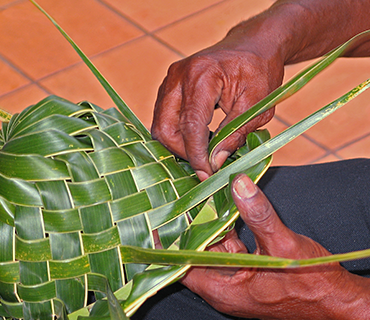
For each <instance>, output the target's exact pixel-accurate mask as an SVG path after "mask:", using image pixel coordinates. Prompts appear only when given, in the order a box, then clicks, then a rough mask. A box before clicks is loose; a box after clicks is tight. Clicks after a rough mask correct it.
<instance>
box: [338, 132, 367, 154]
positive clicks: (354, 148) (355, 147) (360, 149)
mask: <svg viewBox="0 0 370 320" xmlns="http://www.w3.org/2000/svg"><path fill="white" fill-rule="evenodd" d="M337 153H338V155H340V156H341V157H343V158H345V159H351V158H370V136H367V137H366V138H363V139H360V140H359V141H357V142H355V143H353V144H351V145H349V146H348V147H345V148H343V149H341V150H338V151H337Z"/></svg>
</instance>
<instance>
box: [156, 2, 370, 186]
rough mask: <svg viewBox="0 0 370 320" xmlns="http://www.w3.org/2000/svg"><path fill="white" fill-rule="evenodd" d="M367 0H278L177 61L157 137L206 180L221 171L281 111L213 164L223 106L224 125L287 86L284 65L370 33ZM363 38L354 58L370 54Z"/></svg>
mask: <svg viewBox="0 0 370 320" xmlns="http://www.w3.org/2000/svg"><path fill="white" fill-rule="evenodd" d="M369 10H370V3H369V1H367V0H346V1H344V0H337V1H333V0H300V1H277V2H276V3H274V5H273V6H272V7H271V8H270V9H268V10H267V11H265V12H263V13H261V14H260V15H258V16H256V17H254V18H252V19H250V20H247V21H245V22H243V23H241V24H239V25H238V26H236V27H234V28H233V29H231V30H230V31H229V33H228V34H227V36H226V37H225V38H224V39H223V40H222V41H220V42H218V43H216V44H215V45H214V46H212V47H209V48H206V49H204V50H202V51H200V52H198V53H196V54H194V55H192V56H190V57H188V58H186V59H184V60H181V61H178V62H176V63H174V64H173V65H172V66H171V67H170V68H169V71H168V74H167V76H166V78H165V79H164V81H163V83H162V85H161V87H160V89H159V92H158V98H157V101H156V105H155V110H154V119H153V125H152V135H153V137H154V138H155V139H158V140H159V141H160V142H161V143H162V144H164V145H165V146H166V147H167V148H168V149H169V150H171V151H172V152H173V153H175V154H177V155H178V156H180V157H182V158H184V159H188V160H189V161H190V164H191V165H192V167H193V168H194V170H195V171H196V172H197V174H198V177H199V178H200V179H201V180H204V179H206V178H207V177H209V176H210V175H211V174H212V173H213V172H215V171H217V170H218V169H219V168H220V166H221V165H222V163H223V162H224V161H225V159H226V158H227V156H228V155H230V154H231V153H233V152H234V151H235V150H236V149H237V148H238V147H239V146H241V145H242V144H243V143H244V142H245V137H246V135H247V134H248V133H249V132H251V131H253V130H255V129H256V128H258V127H260V126H262V125H263V124H265V123H266V122H268V121H269V120H270V119H271V118H272V116H273V110H270V111H268V112H266V113H265V114H262V115H261V116H259V117H257V118H256V119H254V120H253V121H251V122H250V123H248V124H247V125H245V126H244V127H243V128H241V129H240V130H238V131H237V132H236V133H234V134H233V135H232V136H230V137H229V138H228V139H226V140H225V141H224V142H223V143H221V144H220V145H219V146H218V147H217V149H216V150H215V152H214V156H213V157H212V159H210V161H209V159H208V149H207V148H208V137H209V129H208V124H209V123H210V121H211V119H212V115H213V112H214V108H215V106H219V107H221V108H222V110H223V111H224V112H225V114H226V117H225V119H224V120H223V121H222V122H221V123H220V126H219V128H222V127H223V126H224V125H226V124H227V123H228V122H230V120H232V119H234V118H235V117H236V116H238V115H239V114H241V113H242V112H244V111H246V110H248V109H249V108H250V107H251V106H253V105H254V104H255V103H256V102H258V101H259V100H261V99H262V98H264V97H265V96H266V95H267V94H269V93H270V92H272V91H273V90H274V89H276V88H277V87H278V86H279V85H281V82H282V79H283V75H284V65H287V64H292V63H296V62H300V61H304V60H308V59H311V58H315V57H318V56H321V55H323V54H325V53H327V52H328V51H330V50H331V49H333V48H335V47H337V46H338V45H340V44H341V43H343V42H345V41H347V40H348V39H350V38H351V37H352V36H354V35H355V34H357V33H359V32H362V31H364V30H367V29H370V19H369V18H368V15H367V14H363V13H366V12H369ZM369 53H370V39H369V38H367V39H363V40H362V41H360V42H359V43H358V44H357V45H356V46H355V47H353V48H351V50H350V51H348V52H347V53H346V55H347V56H366V55H367V56H368V55H370V54H369Z"/></svg>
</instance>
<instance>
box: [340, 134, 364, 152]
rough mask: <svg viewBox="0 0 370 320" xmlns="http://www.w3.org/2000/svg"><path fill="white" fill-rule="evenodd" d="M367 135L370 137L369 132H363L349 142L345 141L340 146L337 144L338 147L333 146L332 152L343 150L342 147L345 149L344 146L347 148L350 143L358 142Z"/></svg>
mask: <svg viewBox="0 0 370 320" xmlns="http://www.w3.org/2000/svg"><path fill="white" fill-rule="evenodd" d="M368 137H370V132H368V133H365V134H363V135H362V136H361V137H358V138H356V139H353V140H351V141H349V142H347V143H345V144H343V145H342V146H339V147H337V148H335V149H334V150H333V151H334V152H338V151H341V150H343V149H345V148H348V147H349V146H351V145H352V144H354V143H357V142H360V141H361V140H363V139H366V138H368Z"/></svg>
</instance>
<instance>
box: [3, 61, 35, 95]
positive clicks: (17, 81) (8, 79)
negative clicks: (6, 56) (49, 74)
mask: <svg viewBox="0 0 370 320" xmlns="http://www.w3.org/2000/svg"><path fill="white" fill-rule="evenodd" d="M27 83H30V80H28V79H27V78H25V77H24V76H22V75H21V74H20V73H19V72H17V71H16V70H14V69H13V68H11V67H10V66H9V65H8V64H6V63H5V62H4V61H2V60H0V96H1V95H2V94H4V93H7V92H9V91H13V90H15V89H17V88H19V87H21V86H24V85H26V84H27Z"/></svg>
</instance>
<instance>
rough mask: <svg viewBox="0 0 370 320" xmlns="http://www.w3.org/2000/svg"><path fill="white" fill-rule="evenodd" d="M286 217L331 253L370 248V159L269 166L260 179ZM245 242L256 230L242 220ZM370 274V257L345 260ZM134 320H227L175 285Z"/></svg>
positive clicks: (240, 228) (350, 266) (248, 243)
mask: <svg viewBox="0 0 370 320" xmlns="http://www.w3.org/2000/svg"><path fill="white" fill-rule="evenodd" d="M258 185H259V187H260V188H261V189H262V190H263V192H264V193H265V194H266V195H267V197H268V198H269V200H270V202H271V203H272V204H273V206H274V208H275V210H276V212H277V213H278V214H279V216H280V218H281V219H282V221H283V222H284V223H285V225H287V226H288V227H289V228H291V229H292V230H293V231H295V232H297V233H300V234H304V235H306V236H308V237H310V238H312V239H314V240H315V241H317V242H319V243H320V244H322V245H323V246H324V247H325V248H326V249H328V250H329V251H330V252H332V253H344V252H349V251H355V250H361V249H367V248H370V160H369V159H354V160H346V161H339V162H332V163H325V164H317V165H309V166H299V167H273V168H270V169H269V170H268V171H267V173H266V174H265V175H264V176H263V178H262V179H261V181H260V182H259V184H258ZM236 229H237V230H238V233H239V236H240V238H241V240H242V241H243V242H244V243H245V244H246V246H247V248H248V250H249V251H250V252H253V251H254V249H255V243H254V238H253V234H252V233H251V232H250V230H249V229H248V228H247V227H246V226H245V225H244V223H243V221H241V220H239V221H238V222H237V224H236ZM343 266H344V267H345V268H346V269H348V270H349V271H351V272H354V273H357V274H360V275H362V276H367V277H370V259H362V260H357V261H350V262H345V263H343ZM132 319H134V320H139V319H140V320H163V319H164V320H194V319H202V320H208V319H212V320H226V319H238V318H233V317H229V316H226V315H222V314H220V313H218V312H217V311H215V310H214V309H213V308H212V307H210V306H209V305H208V304H207V303H206V302H204V301H203V300H202V299H201V298H200V297H198V296H197V295H196V294H193V293H192V292H190V291H189V290H188V289H186V288H184V287H183V286H182V285H181V284H178V283H175V284H173V285H171V286H169V287H168V288H165V289H163V290H162V291H160V292H159V293H158V294H157V295H156V296H154V297H152V298H150V299H149V300H148V301H147V302H145V304H144V305H143V306H142V307H141V308H140V309H139V310H138V311H137V312H136V314H135V315H134V316H133V317H132Z"/></svg>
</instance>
